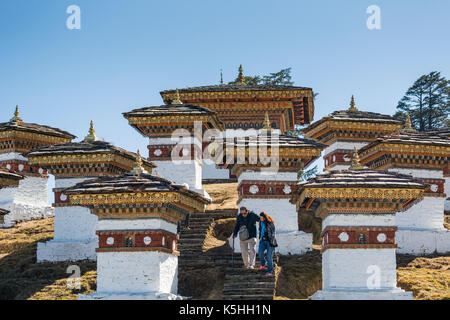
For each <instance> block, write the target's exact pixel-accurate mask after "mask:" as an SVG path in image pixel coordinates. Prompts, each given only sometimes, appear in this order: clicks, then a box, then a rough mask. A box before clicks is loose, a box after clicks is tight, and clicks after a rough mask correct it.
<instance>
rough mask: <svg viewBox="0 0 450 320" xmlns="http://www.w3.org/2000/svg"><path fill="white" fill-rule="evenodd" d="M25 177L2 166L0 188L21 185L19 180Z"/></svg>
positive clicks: (0, 169)
mask: <svg viewBox="0 0 450 320" xmlns="http://www.w3.org/2000/svg"><path fill="white" fill-rule="evenodd" d="M23 178H24V176H23V175H21V174H19V173H17V172H14V171H11V170H7V169H4V168H0V189H1V188H6V187H17V186H18V185H19V181H20V180H22V179H23Z"/></svg>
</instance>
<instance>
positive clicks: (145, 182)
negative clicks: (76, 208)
mask: <svg viewBox="0 0 450 320" xmlns="http://www.w3.org/2000/svg"><path fill="white" fill-rule="evenodd" d="M63 192H64V193H65V194H67V195H69V197H70V201H71V203H72V204H80V205H94V204H95V205H117V204H127V203H129V204H132V205H134V207H136V205H140V204H148V203H155V204H161V205H169V206H170V204H171V203H172V204H174V205H177V206H178V205H179V206H180V208H190V209H191V210H199V211H203V209H204V205H206V204H209V203H210V202H211V200H209V199H207V198H205V197H203V196H202V195H201V194H199V193H197V192H194V191H191V190H189V189H187V188H186V186H185V185H179V184H175V183H173V182H171V181H169V180H166V179H164V178H160V177H156V176H153V175H151V174H149V173H148V172H146V170H145V169H144V168H143V167H142V159H141V157H140V156H139V154H138V156H137V158H136V163H135V167H134V168H133V170H131V171H130V172H128V173H127V174H125V175H121V176H111V177H106V176H104V177H100V178H97V179H92V180H87V181H84V182H81V183H78V184H76V185H74V186H73V187H70V188H68V189H65V190H64V191H63Z"/></svg>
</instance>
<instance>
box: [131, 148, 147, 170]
mask: <svg viewBox="0 0 450 320" xmlns="http://www.w3.org/2000/svg"><path fill="white" fill-rule="evenodd" d="M142 163H143V162H142V157H141V153H140V152H139V150H138V151H137V155H136V166H135V167H134V168H133V170H131V172H130V173H131V175H135V176H140V175H141V174H142V173H148V172H147V171H146V170H145V169H144V167H143V166H142Z"/></svg>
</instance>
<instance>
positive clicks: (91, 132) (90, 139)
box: [84, 120, 98, 142]
mask: <svg viewBox="0 0 450 320" xmlns="http://www.w3.org/2000/svg"><path fill="white" fill-rule="evenodd" d="M93 141H98V138H97V136H96V135H95V129H94V122H93V121H92V120H91V124H90V127H89V134H88V135H87V136H86V137H85V138H84V142H93Z"/></svg>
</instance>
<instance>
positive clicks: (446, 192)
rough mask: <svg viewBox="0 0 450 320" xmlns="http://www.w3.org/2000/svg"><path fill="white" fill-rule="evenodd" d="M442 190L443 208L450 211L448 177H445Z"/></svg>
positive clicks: (449, 178)
mask: <svg viewBox="0 0 450 320" xmlns="http://www.w3.org/2000/svg"><path fill="white" fill-rule="evenodd" d="M444 192H445V196H446V200H445V207H444V210H445V212H450V177H445V184H444Z"/></svg>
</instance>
